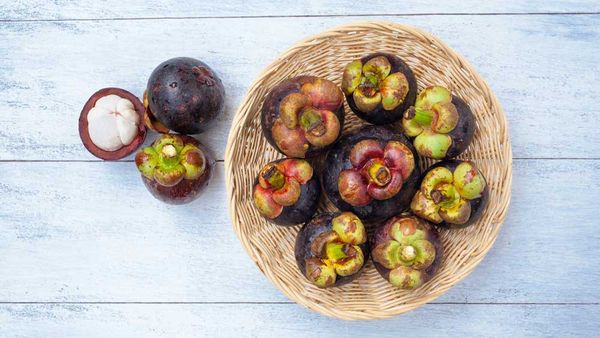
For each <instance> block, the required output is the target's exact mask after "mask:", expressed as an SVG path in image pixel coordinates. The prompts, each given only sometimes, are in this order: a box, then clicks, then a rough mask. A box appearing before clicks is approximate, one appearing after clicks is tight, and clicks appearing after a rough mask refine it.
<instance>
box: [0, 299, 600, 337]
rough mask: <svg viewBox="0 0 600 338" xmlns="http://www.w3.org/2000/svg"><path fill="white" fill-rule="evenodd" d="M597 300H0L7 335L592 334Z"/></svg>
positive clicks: (595, 328)
mask: <svg viewBox="0 0 600 338" xmlns="http://www.w3.org/2000/svg"><path fill="white" fill-rule="evenodd" d="M599 317H600V306H598V305H518V304H516V305H485V304H482V305H464V304H461V305H425V306H423V307H422V308H419V309H417V310H415V311H413V312H410V313H408V314H405V315H402V316H398V317H394V318H391V319H386V320H379V321H355V322H348V321H340V320H334V319H330V318H327V317H324V316H321V315H318V314H316V313H313V312H309V311H308V310H306V309H303V308H301V307H300V306H299V305H295V304H278V305H266V304H262V305H258V304H160V305H157V304H153V305H148V304H102V305H79V304H71V305H22V304H14V305H0V323H3V325H2V326H1V327H0V334H2V336H6V337H48V336H54V337H106V336H110V337H199V336H200V337H333V338H340V337H347V338H350V337H398V336H410V337H448V336H451V337H464V336H470V337H471V336H473V337H511V336H512V337H576V336H578V337H594V336H596V335H597V334H598V318H599Z"/></svg>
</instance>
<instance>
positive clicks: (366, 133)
mask: <svg viewBox="0 0 600 338" xmlns="http://www.w3.org/2000/svg"><path fill="white" fill-rule="evenodd" d="M325 163H326V166H325V168H324V170H323V173H322V175H323V176H322V177H323V178H322V180H323V187H324V188H325V192H326V193H327V197H329V199H330V200H331V202H332V203H333V204H335V205H336V206H337V207H338V209H340V210H345V211H352V212H353V213H355V214H356V215H358V217H360V218H361V219H363V220H381V219H386V218H388V217H390V216H392V215H395V214H397V213H399V212H400V211H402V210H403V209H405V208H407V207H408V205H409V203H410V200H411V198H412V196H413V194H414V193H415V191H416V189H417V184H418V181H419V159H418V157H417V156H416V152H415V149H414V148H413V146H412V145H411V144H410V141H409V140H408V139H407V138H406V137H405V136H404V135H402V134H401V133H398V132H396V131H394V130H392V129H389V128H387V127H381V126H366V127H363V128H362V129H360V130H358V131H357V132H355V133H353V134H349V135H346V136H344V137H343V138H342V139H341V140H340V142H339V143H338V144H337V145H336V146H335V147H334V148H332V149H331V150H330V151H329V153H328V154H327V158H326V162H325Z"/></svg>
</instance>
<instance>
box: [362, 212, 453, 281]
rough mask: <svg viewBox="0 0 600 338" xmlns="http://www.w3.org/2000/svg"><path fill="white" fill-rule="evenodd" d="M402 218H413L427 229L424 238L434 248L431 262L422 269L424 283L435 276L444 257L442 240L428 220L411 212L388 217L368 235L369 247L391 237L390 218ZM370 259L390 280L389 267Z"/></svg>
mask: <svg viewBox="0 0 600 338" xmlns="http://www.w3.org/2000/svg"><path fill="white" fill-rule="evenodd" d="M402 218H414V219H416V220H417V221H418V222H420V223H421V225H422V226H423V227H424V228H426V229H428V231H427V236H426V237H425V239H426V240H427V241H429V242H430V243H432V244H433V246H434V248H435V258H434V260H433V262H432V263H431V265H430V266H429V267H428V268H426V269H425V270H423V272H424V275H423V277H424V279H423V280H422V282H423V284H425V283H427V282H428V281H430V280H431V278H433V276H435V274H436V273H437V271H438V269H439V267H440V264H441V262H442V260H443V257H444V247H443V245H442V241H441V240H440V236H439V233H438V231H437V230H436V228H435V227H434V226H433V225H432V224H431V223H430V222H428V221H426V220H424V219H422V218H419V217H417V216H415V215H413V214H411V213H402V214H400V215H397V216H393V217H390V218H389V219H388V220H386V221H385V222H384V223H383V224H381V225H380V226H379V227H378V228H377V229H376V230H375V233H374V235H373V236H371V237H370V241H369V243H370V247H371V249H374V248H376V247H377V246H378V245H379V244H381V243H384V242H386V241H389V240H390V239H392V238H391V237H390V235H389V230H390V227H391V225H392V224H393V222H391V220H392V219H402ZM372 261H373V265H374V266H375V269H376V270H377V272H379V274H380V275H381V276H382V277H383V278H384V279H385V280H387V281H388V282H389V280H390V278H389V275H390V271H391V269H388V268H386V267H384V266H383V265H381V264H380V263H378V262H376V261H375V260H372Z"/></svg>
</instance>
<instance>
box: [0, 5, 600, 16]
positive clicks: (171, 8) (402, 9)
mask: <svg viewBox="0 0 600 338" xmlns="http://www.w3.org/2000/svg"><path fill="white" fill-rule="evenodd" d="M597 11H600V4H598V2H597V1H592V0H584V1H581V0H560V1H557V0H554V1H541V0H538V1H518V0H509V1H502V0H491V1H478V0H450V1H448V0H446V1H434V0H427V1H418V0H406V1H402V2H395V1H362V2H360V3H348V2H347V1H342V0H329V1H289V0H288V1H279V2H277V4H276V5H275V4H274V3H273V2H271V1H264V0H263V1H240V0H224V1H219V2H218V3H216V2H205V1H193V0H162V1H161V0H133V1H118V0H108V1H102V2H101V3H100V4H98V2H97V1H93V0H79V1H44V0H27V1H26V0H18V1H9V0H3V3H2V4H0V13H1V15H0V19H4V20H6V19H11V20H40V19H42V20H48V19H99V18H128V17H136V18H140V17H141V18H154V17H182V16H183V17H190V16H200V17H216V16H219V17H220V16H244V17H245V16H281V15H365V14H371V15H372V14H427V13H547V12H553V13H555V12H560V13H565V12H570V13H572V12H597Z"/></svg>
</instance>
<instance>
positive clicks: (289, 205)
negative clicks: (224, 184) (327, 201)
mask: <svg viewBox="0 0 600 338" xmlns="http://www.w3.org/2000/svg"><path fill="white" fill-rule="evenodd" d="M252 196H253V201H254V206H255V207H256V209H258V212H259V213H260V214H261V215H262V216H263V217H265V218H266V219H268V220H269V221H271V222H273V223H275V224H278V225H286V226H287V225H295V224H299V223H304V222H306V221H308V220H309V219H311V217H312V216H313V215H314V214H315V212H316V211H317V206H318V204H319V198H320V197H321V185H320V184H319V180H318V178H317V175H315V174H314V171H313V167H312V166H311V165H310V163H308V162H307V161H305V160H303V159H298V158H287V159H281V160H277V161H273V162H270V163H267V164H266V165H265V166H264V167H263V168H262V169H261V170H260V172H259V173H258V177H257V178H256V180H255V182H254V189H253V190H252Z"/></svg>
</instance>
